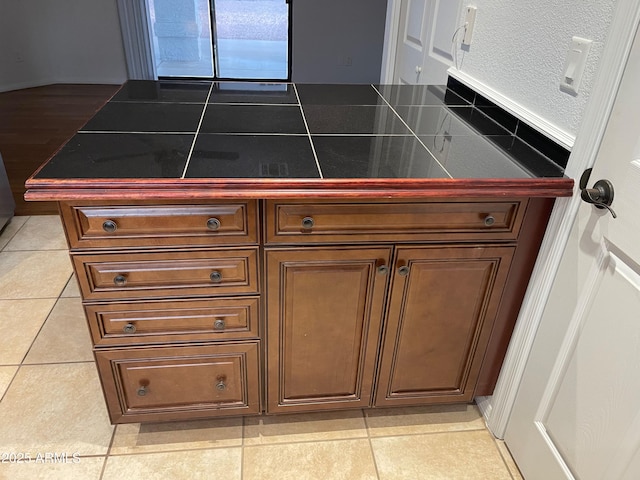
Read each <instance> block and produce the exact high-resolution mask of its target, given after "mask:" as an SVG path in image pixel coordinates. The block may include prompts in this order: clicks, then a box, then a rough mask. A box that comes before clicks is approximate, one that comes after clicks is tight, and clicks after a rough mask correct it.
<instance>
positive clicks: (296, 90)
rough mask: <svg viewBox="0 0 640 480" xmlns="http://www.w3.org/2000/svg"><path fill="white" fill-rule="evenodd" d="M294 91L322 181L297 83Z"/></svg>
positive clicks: (321, 177)
mask: <svg viewBox="0 0 640 480" xmlns="http://www.w3.org/2000/svg"><path fill="white" fill-rule="evenodd" d="M291 85H293V91H294V92H296V98H297V99H298V106H299V107H300V113H301V114H302V121H303V122H304V128H305V129H306V130H307V136H308V137H309V143H310V144H311V151H312V152H313V158H315V160H316V167H317V168H318V173H319V174H320V179H323V178H324V175H323V174H322V168H320V162H319V161H318V154H317V153H316V147H315V145H314V144H313V138H312V137H311V130H309V124H308V123H307V117H306V116H305V114H304V109H303V108H302V101H300V95H299V94H298V88H297V87H296V84H295V83H292V84H291Z"/></svg>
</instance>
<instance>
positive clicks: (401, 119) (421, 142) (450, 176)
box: [371, 84, 453, 178]
mask: <svg viewBox="0 0 640 480" xmlns="http://www.w3.org/2000/svg"><path fill="white" fill-rule="evenodd" d="M371 88H373V89H374V90H375V91H376V92H377V93H378V95H380V98H382V100H384V102H385V103H386V104H387V106H388V107H389V108H390V109H391V111H392V112H393V114H394V115H395V116H396V117H398V118H399V119H400V121H401V122H402V123H403V124H404V126H405V127H407V128H408V129H409V131H410V132H411V133H412V134H413V136H414V137H415V138H416V140H418V142H419V143H420V145H422V147H423V148H424V149H425V150H426V151H427V152H428V153H429V155H431V157H432V158H433V159H434V160H435V161H436V163H437V164H438V165H440V168H442V170H443V171H444V173H446V174H447V175H448V176H449V178H453V176H452V175H451V174H450V173H449V171H448V170H447V169H446V168H444V165H442V164H441V163H440V160H438V159H437V158H436V156H435V155H434V154H433V153H431V150H429V148H427V146H426V145H425V144H424V142H423V141H422V140H421V139H420V137H419V136H418V135H417V134H416V132H414V131H413V129H412V128H411V127H410V126H409V125H408V124H407V122H405V121H404V118H402V117H401V116H400V114H399V113H398V112H397V111H396V109H395V108H393V107H392V106H391V104H390V103H389V102H388V101H387V99H386V98H384V97H383V96H382V94H381V93H380V91H379V90H378V89H377V88H376V87H375V85H373V84H371Z"/></svg>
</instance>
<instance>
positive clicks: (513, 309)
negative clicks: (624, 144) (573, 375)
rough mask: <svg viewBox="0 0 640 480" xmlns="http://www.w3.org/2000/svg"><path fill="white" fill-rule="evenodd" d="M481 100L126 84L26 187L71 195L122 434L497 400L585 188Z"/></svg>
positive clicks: (437, 91) (434, 90)
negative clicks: (537, 285) (533, 277)
mask: <svg viewBox="0 0 640 480" xmlns="http://www.w3.org/2000/svg"><path fill="white" fill-rule="evenodd" d="M467 93H468V92H464V91H462V92H461V91H457V90H456V89H454V88H446V87H444V86H413V87H412V86H388V85H382V86H374V85H308V84H304V85H292V84H259V83H215V82H209V81H197V82H196V81H193V82H190V81H180V82H170V81H163V82H148V81H130V82H128V83H127V84H125V85H124V86H123V87H122V89H121V90H120V91H119V92H118V93H117V94H116V95H115V96H114V97H113V98H112V99H111V101H110V102H108V103H107V104H106V105H105V106H104V107H103V108H102V109H101V110H100V111H99V112H97V114H96V115H95V116H94V117H93V118H92V119H91V120H90V121H89V122H88V123H87V124H86V125H85V126H84V127H83V128H82V129H81V131H80V132H78V133H77V134H76V135H75V136H74V137H73V138H72V139H70V140H69V142H68V143H67V144H66V145H65V146H63V147H62V148H61V149H60V151H59V152H57V154H56V155H55V156H54V157H52V158H51V159H50V160H49V161H48V162H47V163H45V164H44V165H43V166H42V167H41V168H40V169H39V170H38V171H37V172H36V173H35V174H34V175H33V176H32V177H31V178H30V179H29V180H28V181H27V193H26V195H25V197H26V198H27V199H28V200H54V201H57V202H59V206H60V213H61V217H62V220H63V224H64V227H65V232H66V235H67V240H68V243H69V248H70V254H71V259H72V262H73V266H74V270H75V272H76V275H77V278H78V282H79V285H80V290H81V293H82V298H83V304H84V308H85V312H86V316H87V322H88V325H89V329H90V331H91V336H92V340H93V343H94V354H95V359H96V364H97V367H98V371H99V374H100V378H101V381H102V385H103V390H104V393H105V398H106V402H107V407H108V409H109V414H110V417H111V420H112V422H114V423H123V422H154V421H162V420H180V419H191V418H206V417H211V416H217V415H249V414H260V413H262V412H266V413H274V414H275V413H285V412H302V411H317V410H324V409H343V408H363V407H380V406H393V405H418V404H426V403H452V402H470V401H472V400H473V398H474V396H477V395H487V394H490V393H491V391H492V389H493V387H494V385H495V381H496V379H497V375H498V373H499V369H500V366H501V363H502V360H503V357H504V354H505V352H506V348H507V345H508V342H509V338H510V335H511V331H512V329H513V326H514V324H515V320H516V318H517V314H518V311H519V308H520V304H521V302H522V298H523V296H524V292H525V290H526V286H527V282H528V279H529V276H530V274H531V270H532V268H533V264H534V262H535V258H536V255H537V251H538V248H539V246H540V242H541V240H542V236H543V234H544V230H545V228H546V223H547V220H548V217H549V214H550V211H551V208H552V206H553V202H554V198H556V197H559V196H568V195H571V191H572V186H573V181H572V180H571V179H568V178H566V177H564V176H563V164H562V160H560V161H558V158H557V157H556V156H555V155H553V154H549V153H548V151H547V150H545V149H544V148H534V147H533V146H532V145H531V143H534V142H529V143H528V142H527V141H525V140H526V139H527V138H526V137H524V136H522V137H521V136H518V135H516V134H514V133H516V132H517V130H519V129H520V127H519V126H515V127H513V126H512V127H511V129H510V122H512V119H511V118H506V119H505V117H504V115H503V113H502V112H501V111H499V110H496V109H497V107H495V106H492V105H487V104H486V103H484V102H480V103H478V104H476V103H475V102H474V100H473V99H469V97H468V95H466V94H467ZM521 130H522V131H523V132H525V131H526V128H525V127H524V126H523V127H522V128H521ZM536 147H537V145H536ZM541 151H545V153H547V154H543V153H541ZM565 153H566V152H561V154H560V157H562V156H563V155H564V154H565ZM565 160H566V159H565Z"/></svg>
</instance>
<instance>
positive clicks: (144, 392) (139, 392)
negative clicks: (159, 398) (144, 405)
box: [136, 385, 149, 397]
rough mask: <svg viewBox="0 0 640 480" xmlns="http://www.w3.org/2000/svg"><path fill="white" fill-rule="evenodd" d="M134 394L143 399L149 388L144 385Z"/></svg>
mask: <svg viewBox="0 0 640 480" xmlns="http://www.w3.org/2000/svg"><path fill="white" fill-rule="evenodd" d="M136 393H137V394H138V396H139V397H144V396H145V395H146V394H147V393H149V388H148V387H147V386H146V385H140V386H139V387H138V390H137V391H136Z"/></svg>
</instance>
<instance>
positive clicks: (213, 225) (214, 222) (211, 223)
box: [207, 218, 220, 231]
mask: <svg viewBox="0 0 640 480" xmlns="http://www.w3.org/2000/svg"><path fill="white" fill-rule="evenodd" d="M207 228H208V229H209V230H213V231H215V230H218V229H219V228H220V220H218V219H217V218H210V219H209V220H207Z"/></svg>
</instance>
